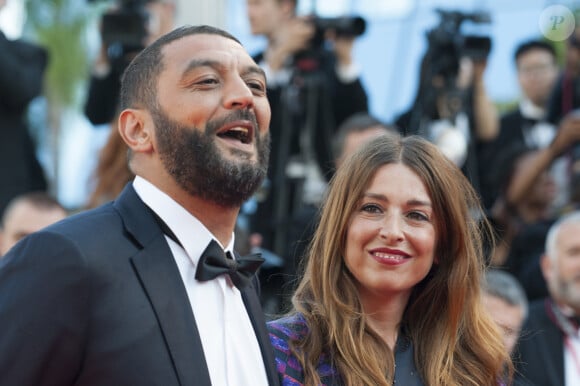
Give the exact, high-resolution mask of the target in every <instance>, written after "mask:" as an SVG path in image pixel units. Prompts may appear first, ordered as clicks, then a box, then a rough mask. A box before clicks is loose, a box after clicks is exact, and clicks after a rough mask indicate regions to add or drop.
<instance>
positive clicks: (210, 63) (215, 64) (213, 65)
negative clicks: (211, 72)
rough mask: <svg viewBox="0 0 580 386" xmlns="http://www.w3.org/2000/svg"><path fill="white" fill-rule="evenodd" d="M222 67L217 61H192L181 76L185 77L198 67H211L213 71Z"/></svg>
mask: <svg viewBox="0 0 580 386" xmlns="http://www.w3.org/2000/svg"><path fill="white" fill-rule="evenodd" d="M223 66H224V65H223V64H222V63H220V62H218V61H217V60H213V59H193V60H191V61H190V62H189V63H188V64H187V67H186V68H185V70H183V74H182V75H183V76H185V75H187V74H188V73H189V72H191V71H193V70H195V69H197V68H200V67H211V68H215V69H220V68H221V67H223Z"/></svg>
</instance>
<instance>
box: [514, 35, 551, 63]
mask: <svg viewBox="0 0 580 386" xmlns="http://www.w3.org/2000/svg"><path fill="white" fill-rule="evenodd" d="M533 50H544V51H546V52H548V53H549V54H550V55H551V56H552V58H553V59H554V61H556V50H555V49H554V46H552V45H551V44H550V43H548V42H545V41H543V40H528V41H526V42H524V43H521V44H520V45H519V46H518V47H517V48H516V51H515V53H514V61H515V63H516V64H517V62H518V59H519V58H520V57H521V56H522V55H524V54H525V53H528V52H530V51H533Z"/></svg>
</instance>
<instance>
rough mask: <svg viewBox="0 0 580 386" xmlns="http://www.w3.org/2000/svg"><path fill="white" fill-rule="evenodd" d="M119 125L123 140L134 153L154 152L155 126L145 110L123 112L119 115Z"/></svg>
mask: <svg viewBox="0 0 580 386" xmlns="http://www.w3.org/2000/svg"><path fill="white" fill-rule="evenodd" d="M118 125H119V134H120V135H121V138H123V141H125V143H126V144H127V146H128V147H129V148H130V149H131V150H132V151H133V152H135V153H150V152H152V151H153V137H154V133H153V125H152V124H151V119H150V117H149V114H148V113H147V112H146V111H145V110H140V109H126V110H123V111H122V112H121V114H120V115H119V120H118Z"/></svg>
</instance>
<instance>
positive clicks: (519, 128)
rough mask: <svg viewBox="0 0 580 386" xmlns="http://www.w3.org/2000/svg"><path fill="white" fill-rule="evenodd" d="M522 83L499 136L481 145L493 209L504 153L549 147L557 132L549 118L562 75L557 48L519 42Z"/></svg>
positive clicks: (517, 60)
mask: <svg viewBox="0 0 580 386" xmlns="http://www.w3.org/2000/svg"><path fill="white" fill-rule="evenodd" d="M514 62H515V65H516V70H517V75H518V83H519V86H520V89H521V92H522V97H521V100H520V101H519V103H518V106H517V107H516V108H514V109H513V110H510V111H508V112H506V113H505V114H504V115H503V116H502V117H501V119H500V127H499V134H498V136H497V137H496V138H495V139H494V140H493V141H492V142H487V143H484V144H482V145H481V152H480V153H481V156H482V158H483V162H482V165H485V167H484V168H482V181H481V182H482V185H483V191H482V194H483V199H484V204H485V206H486V207H487V208H491V207H492V205H493V204H494V201H495V200H496V198H497V195H498V194H499V186H498V182H497V181H496V175H495V174H496V173H497V168H496V167H491V166H489V165H495V164H496V162H497V159H498V157H499V156H500V154H501V152H502V151H504V150H505V149H508V148H510V147H514V146H516V145H522V146H526V147H527V148H531V149H543V148H546V147H547V146H548V145H549V144H550V142H551V141H552V139H553V138H554V136H555V133H556V127H555V126H554V125H553V124H552V123H549V122H548V120H547V108H548V101H549V99H550V95H551V93H552V89H553V88H554V84H555V82H556V78H557V76H558V64H557V61H556V51H555V49H554V47H553V46H552V45H551V44H550V43H547V42H545V41H541V40H530V41H525V42H523V43H521V44H520V45H518V47H517V48H516V50H515V53H514Z"/></svg>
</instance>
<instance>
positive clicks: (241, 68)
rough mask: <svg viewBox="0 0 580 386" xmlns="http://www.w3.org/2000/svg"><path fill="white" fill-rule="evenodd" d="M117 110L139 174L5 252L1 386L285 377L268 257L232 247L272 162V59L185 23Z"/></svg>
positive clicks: (135, 72) (0, 291) (142, 62)
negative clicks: (266, 288) (266, 285)
mask: <svg viewBox="0 0 580 386" xmlns="http://www.w3.org/2000/svg"><path fill="white" fill-rule="evenodd" d="M121 106H122V110H121V113H120V116H119V132H120V134H121V136H122V137H123V139H124V141H125V142H126V143H127V145H128V147H129V149H130V150H129V166H130V168H131V170H132V171H133V172H134V173H135V175H136V178H135V180H134V181H133V182H132V183H130V184H128V185H127V187H126V188H125V190H124V191H123V192H122V193H121V194H120V196H119V197H118V198H117V199H116V200H115V201H114V202H112V203H109V204H106V205H104V206H102V207H99V208H97V209H94V210H91V211H87V212H84V213H81V214H78V215H75V216H71V217H69V218H68V219H66V220H64V221H61V222H59V223H57V224H55V225H53V226H50V227H48V228H46V229H45V230H43V231H40V232H37V233H34V234H32V235H30V236H28V237H26V238H24V239H23V240H21V241H20V242H19V243H18V244H17V245H16V246H15V247H14V248H13V249H12V250H11V251H10V252H9V253H8V254H7V255H6V256H5V258H4V259H3V260H1V261H0V331H2V334H0V352H1V353H2V355H0V384H2V385H19V386H26V385H34V386H42V385H82V386H89V385H99V386H102V385H160V386H168V385H196V386H200V385H202V386H210V385H228V386H235V385H238V386H247V385H264V386H265V385H278V384H279V381H278V379H277V375H276V371H275V368H274V362H273V356H272V353H271V348H270V345H269V340H268V336H267V333H266V332H265V321H264V317H263V314H262V311H261V309H260V303H259V300H258V294H257V290H256V289H257V283H256V280H255V276H253V275H252V273H251V268H253V269H256V268H257V265H259V263H260V262H261V260H260V259H258V258H253V259H244V258H241V257H240V256H238V255H236V254H234V253H233V251H232V247H233V244H234V240H233V238H234V236H233V233H234V225H235V223H236V217H237V215H238V211H239V209H240V206H241V204H242V203H243V202H244V200H246V199H247V198H248V197H250V196H251V195H252V194H253V192H254V191H255V189H256V188H257V187H258V186H259V185H260V183H261V181H262V179H263V177H264V175H265V173H266V167H267V163H268V155H269V154H268V153H269V147H268V146H269V131H268V130H269V129H268V126H269V122H270V107H269V103H268V100H267V97H266V79H265V76H264V73H263V71H262V70H261V69H260V67H259V66H258V65H257V64H256V63H255V62H254V61H253V60H252V59H251V57H250V56H249V55H248V53H247V52H246V51H245V50H244V48H243V47H242V46H241V44H240V43H239V41H237V40H236V39H235V38H234V37H233V36H231V35H230V34H228V33H227V32H225V31H222V30H219V29H216V28H213V27H209V26H196V27H189V26H188V27H182V28H178V29H176V30H174V31H172V32H170V33H169V34H167V35H164V36H163V37H161V38H160V39H158V40H157V41H156V42H154V43H152V44H151V45H150V46H148V47H147V48H145V49H144V50H143V51H142V52H141V53H140V54H139V55H138V56H137V57H136V58H135V59H134V60H133V62H132V63H131V64H130V65H129V67H128V68H127V70H126V71H125V75H124V77H123V81H122V87H121ZM224 251H225V252H226V253H224ZM232 255H233V257H235V261H234V259H233V258H232ZM224 267H225V268H224ZM222 268H223V269H222Z"/></svg>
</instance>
